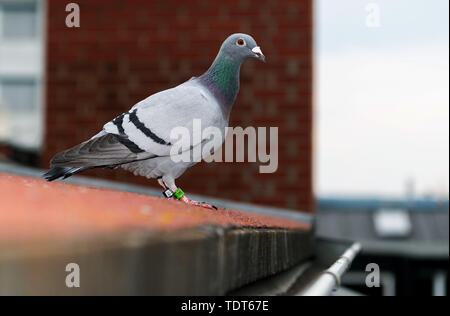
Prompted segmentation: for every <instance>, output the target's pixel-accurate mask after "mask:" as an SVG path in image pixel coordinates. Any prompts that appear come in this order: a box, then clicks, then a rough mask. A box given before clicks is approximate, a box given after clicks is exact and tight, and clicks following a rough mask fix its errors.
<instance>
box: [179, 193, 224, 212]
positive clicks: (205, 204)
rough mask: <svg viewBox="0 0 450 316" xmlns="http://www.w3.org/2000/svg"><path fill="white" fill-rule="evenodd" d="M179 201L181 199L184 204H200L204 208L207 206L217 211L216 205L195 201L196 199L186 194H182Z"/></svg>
mask: <svg viewBox="0 0 450 316" xmlns="http://www.w3.org/2000/svg"><path fill="white" fill-rule="evenodd" d="M180 201H182V202H184V203H186V204H190V205H196V206H201V207H204V208H208V209H210V210H215V211H217V207H216V206H214V205H210V204H208V203H205V202H197V201H194V200H191V199H190V198H188V197H187V196H186V195H183V197H182V198H181V199H180Z"/></svg>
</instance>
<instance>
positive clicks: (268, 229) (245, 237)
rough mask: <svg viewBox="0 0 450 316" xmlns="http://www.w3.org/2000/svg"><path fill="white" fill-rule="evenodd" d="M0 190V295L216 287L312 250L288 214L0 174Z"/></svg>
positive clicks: (200, 291)
mask: <svg viewBox="0 0 450 316" xmlns="http://www.w3.org/2000/svg"><path fill="white" fill-rule="evenodd" d="M0 194H1V196H2V199H1V202H0V203H1V204H0V295H12V294H20V295H35V294H39V295H100V294H102V295H223V294H226V293H227V292H229V291H231V290H234V289H236V288H238V287H241V286H243V285H245V284H248V283H250V282H253V281H255V280H259V279H261V278H264V277H267V276H270V275H273V274H275V273H278V272H280V271H283V270H286V269H288V268H290V267H292V266H294V265H295V264H298V263H299V262H301V261H303V260H306V259H307V258H309V257H311V256H312V248H313V247H312V245H311V244H312V234H311V224H310V223H309V222H303V221H299V220H294V219H292V218H286V217H277V216H270V215H266V214H256V213H249V212H243V211H237V210H229V209H219V211H212V210H207V209H204V208H200V207H195V206H188V205H185V204H183V203H181V202H177V201H168V200H166V199H162V198H156V197H153V196H147V195H142V194H135V193H129V192H123V191H115V190H109V189H100V188H92V187H87V186H80V185H73V184H67V183H58V182H56V183H48V182H45V181H43V180H40V179H35V178H28V177H23V176H17V175H11V174H1V173H0ZM69 263H76V264H78V265H79V266H80V270H81V287H80V288H67V287H66V285H65V279H66V276H67V275H68V272H66V271H65V268H66V265H67V264H69Z"/></svg>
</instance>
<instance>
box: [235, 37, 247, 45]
mask: <svg viewBox="0 0 450 316" xmlns="http://www.w3.org/2000/svg"><path fill="white" fill-rule="evenodd" d="M236 45H237V46H245V40H244V39H243V38H240V39H238V40H237V42H236Z"/></svg>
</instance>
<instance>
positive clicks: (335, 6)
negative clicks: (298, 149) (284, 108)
mask: <svg viewBox="0 0 450 316" xmlns="http://www.w3.org/2000/svg"><path fill="white" fill-rule="evenodd" d="M315 3H316V8H315V9H316V20H315V23H316V25H315V32H316V34H315V41H316V43H315V49H316V59H315V63H316V64H315V67H316V68H315V71H316V72H315V73H316V78H315V87H316V90H315V91H316V95H315V101H316V103H315V105H316V112H315V115H316V122H317V124H316V131H315V135H316V144H317V146H316V153H315V155H316V156H315V157H316V159H315V162H316V163H315V172H316V178H315V179H316V180H315V181H316V183H315V186H316V193H317V194H318V195H319V196H335V195H346V196H348V195H372V196H374V195H375V196H394V197H402V196H404V195H405V191H406V189H405V188H406V183H407V182H408V181H409V182H411V181H413V182H414V187H415V192H416V194H418V195H423V194H430V193H432V194H434V195H440V196H446V197H447V198H448V191H449V189H448V187H449V88H448V86H449V61H448V59H449V39H448V37H449V33H448V30H449V17H448V11H449V1H448V0H429V1H425V0H394V1H393V0H384V1H380V0H379V1H363V0H339V1H336V0H318V1H316V2H315ZM371 3H374V4H377V5H378V8H379V27H368V26H367V25H366V21H368V23H369V25H376V23H377V22H376V21H377V20H376V19H377V18H376V11H377V9H376V8H375V9H371V10H370V11H366V6H367V5H368V4H371ZM368 15H369V17H368ZM374 15H375V16H374Z"/></svg>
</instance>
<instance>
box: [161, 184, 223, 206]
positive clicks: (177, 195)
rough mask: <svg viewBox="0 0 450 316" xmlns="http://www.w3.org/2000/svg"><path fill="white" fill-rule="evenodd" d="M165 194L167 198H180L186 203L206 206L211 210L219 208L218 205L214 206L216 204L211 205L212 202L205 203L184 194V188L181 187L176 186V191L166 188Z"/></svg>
mask: <svg viewBox="0 0 450 316" xmlns="http://www.w3.org/2000/svg"><path fill="white" fill-rule="evenodd" d="M174 189H175V188H174ZM163 195H164V196H165V197H166V198H167V199H171V198H174V199H175V200H180V201H182V202H184V203H186V204H189V205H195V206H201V207H204V208H207V209H210V210H217V207H216V206H214V205H210V204H208V203H205V202H197V201H194V200H191V199H190V198H188V197H187V196H186V195H184V192H183V190H181V189H180V188H176V190H175V191H172V190H171V189H166V190H165V191H164V192H163Z"/></svg>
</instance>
